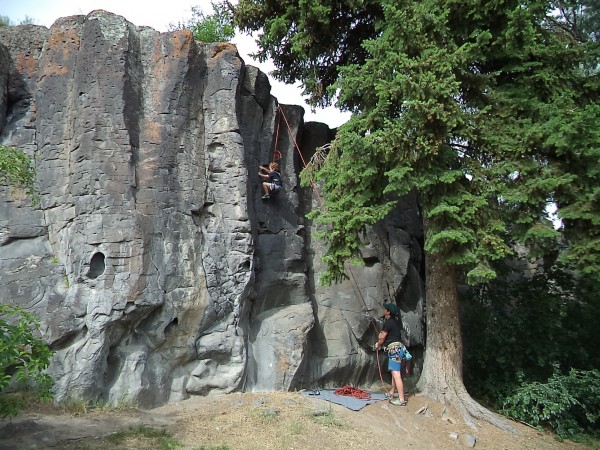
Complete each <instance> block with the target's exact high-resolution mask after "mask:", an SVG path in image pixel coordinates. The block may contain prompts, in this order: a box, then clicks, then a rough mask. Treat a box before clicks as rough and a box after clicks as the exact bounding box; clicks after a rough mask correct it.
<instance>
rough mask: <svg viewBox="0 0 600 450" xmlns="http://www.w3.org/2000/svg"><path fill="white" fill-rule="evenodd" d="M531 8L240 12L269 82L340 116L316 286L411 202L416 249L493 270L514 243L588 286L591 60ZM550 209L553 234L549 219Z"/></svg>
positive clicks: (599, 204) (598, 139)
mask: <svg viewBox="0 0 600 450" xmlns="http://www.w3.org/2000/svg"><path fill="white" fill-rule="evenodd" d="M563 6H564V8H562V9H560V8H559V9H556V8H555V6H554V5H553V4H550V3H548V2H544V1H542V0H534V1H531V2H526V3H523V2H517V1H508V2H487V3H483V4H482V3H481V2H475V1H466V2H450V1H442V0H426V1H403V2H397V1H395V0H383V1H379V0H377V1H375V0H362V1H356V0H345V1H342V2H337V3H336V4H335V6H334V5H330V4H322V2H318V1H316V0H315V1H300V0H292V1H289V2H284V3H274V2H270V1H267V0H240V2H239V3H238V6H237V7H236V12H235V15H236V21H237V22H236V23H237V24H238V25H239V26H240V28H241V29H242V30H244V31H248V30H252V31H258V30H259V29H261V27H262V28H263V34H262V35H260V38H259V46H260V52H261V55H262V57H263V58H264V57H267V56H268V57H270V58H272V59H273V60H274V61H275V66H276V67H277V70H276V72H275V76H276V77H278V78H280V79H281V80H283V81H288V82H289V81H295V80H300V81H302V83H303V85H304V88H305V92H306V93H308V94H310V95H311V96H312V98H313V103H314V104H320V103H328V102H329V101H331V99H332V98H334V97H335V96H337V106H339V107H340V108H341V109H347V110H350V111H352V113H353V115H352V118H351V120H350V121H349V122H348V123H346V124H345V125H343V126H342V127H341V128H340V129H339V130H338V133H337V136H336V139H335V141H334V142H333V144H332V148H331V151H330V152H329V155H328V157H327V158H326V160H325V162H324V164H323V165H322V168H321V170H320V171H319V173H318V174H317V178H318V179H320V180H322V181H323V189H322V192H323V193H324V197H325V201H324V207H323V210H321V211H315V212H314V213H313V214H312V216H311V217H312V218H313V219H315V220H316V221H318V222H321V223H324V224H328V225H329V227H330V228H329V229H328V230H327V232H326V233H324V237H325V239H326V241H327V244H328V252H327V254H326V255H325V262H326V263H327V273H326V274H325V275H324V276H323V280H324V281H326V282H327V281H334V280H337V279H339V278H343V277H344V275H343V263H344V261H346V260H347V259H352V258H355V257H356V256H357V254H358V251H359V248H360V241H359V238H358V235H359V233H360V232H361V231H362V230H363V229H364V226H365V225H369V224H371V223H374V222H376V221H378V220H380V219H381V218H383V217H385V215H386V214H387V213H388V212H389V211H390V209H391V208H392V207H393V206H394V204H395V202H396V201H397V200H398V199H399V198H401V197H402V196H403V195H405V194H407V193H409V192H412V191H415V190H416V191H418V192H419V198H420V202H421V206H422V210H423V216H424V220H425V225H426V238H425V250H426V251H427V252H428V253H429V254H432V253H438V254H441V255H442V256H443V261H444V263H445V264H454V265H458V266H461V267H462V268H464V273H465V274H466V279H467V281H468V282H469V283H470V284H475V283H478V282H485V281H488V280H490V279H492V278H493V277H494V276H495V275H496V273H495V270H494V261H497V260H499V259H502V258H505V257H506V256H507V255H510V253H511V249H512V248H513V244H514V241H515V240H516V241H520V242H523V243H525V244H527V248H530V249H533V250H534V251H537V252H539V253H540V254H541V253H543V252H545V251H547V250H548V248H550V247H551V245H552V243H553V242H555V241H556V239H557V237H558V236H559V234H562V235H563V236H564V237H565V238H566V241H565V243H566V244H568V245H567V246H566V249H565V251H564V252H563V253H562V254H563V255H564V258H565V260H566V261H568V262H571V263H573V264H574V265H575V266H577V268H578V269H579V270H580V271H582V272H583V273H587V274H589V275H591V276H598V278H600V188H599V186H600V182H599V181H600V106H598V104H599V100H600V79H599V78H598V77H597V68H598V67H599V66H600V50H599V49H600V47H599V46H598V45H597V43H596V42H594V41H593V40H588V41H584V40H578V39H576V38H575V37H574V34H573V25H572V24H571V22H570V20H571V19H572V17H573V16H570V15H569V14H571V13H573V11H576V6H577V5H576V4H575V6H573V5H572V4H565V5H563ZM549 204H555V205H557V207H558V212H557V214H558V217H559V218H561V219H562V228H561V229H559V230H557V229H555V228H554V227H553V224H552V223H551V222H550V221H549V220H548V218H547V213H546V208H547V206H548V205H549Z"/></svg>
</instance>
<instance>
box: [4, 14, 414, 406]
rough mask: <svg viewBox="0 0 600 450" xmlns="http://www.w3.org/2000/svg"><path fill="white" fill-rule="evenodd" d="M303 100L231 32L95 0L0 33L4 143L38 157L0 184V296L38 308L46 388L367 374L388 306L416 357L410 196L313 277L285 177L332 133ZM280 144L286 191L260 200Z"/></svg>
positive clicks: (153, 398) (232, 385) (142, 389)
mask: <svg viewBox="0 0 600 450" xmlns="http://www.w3.org/2000/svg"><path fill="white" fill-rule="evenodd" d="M303 114H304V110H303V109H302V108H301V107H299V106H291V105H280V104H278V102H277V99H276V98H274V97H273V96H272V95H271V93H270V85H269V82H268V79H267V77H266V75H265V74H263V73H262V72H260V71H259V70H258V69H256V68H254V67H251V66H247V65H245V63H244V61H243V60H242V59H241V58H240V57H239V55H238V53H237V50H236V48H235V46H233V45H231V44H227V43H221V44H210V45H204V44H201V43H198V42H195V41H194V39H193V38H192V35H191V34H190V33H188V32H185V31H178V32H170V33H159V32H157V31H155V30H153V29H151V28H147V27H136V26H135V25H133V24H131V23H130V22H128V21H127V20H125V19H124V18H122V17H120V16H116V15H114V14H111V13H108V12H105V11H94V12H92V13H90V14H89V15H87V16H73V17H67V18H63V19H59V20H58V21H57V22H56V23H55V24H54V25H53V26H52V27H51V28H49V29H48V28H45V27H39V26H35V25H22V26H18V27H4V28H0V142H2V143H3V144H5V145H10V146H14V147H17V148H19V149H22V150H24V151H25V152H26V153H27V154H29V155H30V156H31V157H32V158H34V160H35V165H36V168H37V180H36V183H37V190H38V192H39V194H40V201H39V202H37V203H36V202H32V200H31V199H30V198H28V197H27V196H26V195H24V194H23V192H21V191H20V190H19V189H16V188H14V187H10V186H4V187H1V186H0V301H2V302H3V303H8V304H17V305H20V306H22V307H24V308H26V309H27V310H29V311H31V312H33V313H35V314H36V315H38V316H39V317H40V318H41V320H42V333H43V336H44V338H45V339H46V340H47V342H49V343H50V345H51V347H52V348H53V349H54V350H55V351H56V353H55V356H54V358H53V362H52V365H51V372H52V374H53V375H54V376H55V378H56V382H57V384H56V397H57V400H59V401H63V400H80V399H99V400H102V401H105V402H107V403H118V402H122V401H135V402H138V403H139V404H140V405H142V406H146V407H151V406H156V405H159V404H163V403H166V402H169V401H177V400H180V399H183V398H186V397H188V396H189V395H193V394H199V395H207V394H209V393H210V392H212V391H222V392H230V391H234V390H241V389H245V390H255V391H258V390H289V389H300V388H316V387H326V386H339V385H342V384H349V383H351V384H354V385H362V384H367V383H371V382H373V381H375V380H377V379H378V373H377V364H376V361H375V357H374V354H373V353H372V352H371V351H370V346H371V345H372V343H373V341H374V339H375V334H376V333H375V329H376V328H375V326H373V325H374V324H373V322H372V320H371V318H372V317H380V316H381V315H382V306H381V305H382V304H383V303H384V302H387V301H394V302H396V303H397V304H398V305H399V307H400V310H401V311H402V319H403V323H404V328H405V332H406V336H405V338H406V343H407V344H408V345H410V346H411V349H412V350H413V352H414V353H416V354H417V355H418V354H419V349H420V348H421V346H422V344H423V335H424V333H423V323H422V317H423V311H422V310H423V282H422V279H421V272H422V255H421V247H420V244H419V243H420V242H421V241H422V230H421V227H420V220H419V217H418V211H417V208H416V202H415V200H414V199H408V200H407V201H406V202H405V203H404V204H403V206H402V207H400V208H398V210H397V211H395V213H394V214H392V215H391V216H390V217H389V219H388V220H386V221H385V223H383V224H381V225H379V226H377V227H376V228H373V229H370V230H368V232H367V233H366V234H365V247H364V251H363V257H364V265H362V266H360V267H353V268H352V269H351V271H350V273H349V275H350V279H349V280H348V281H346V282H343V283H340V284H337V285H333V286H321V285H320V284H319V282H318V276H319V273H320V272H321V271H322V269H323V267H322V263H321V260H320V256H321V255H322V254H323V248H322V243H321V242H319V240H318V239H317V238H316V237H315V233H314V231H315V225H314V224H312V223H310V222H309V221H307V219H306V218H305V214H306V213H307V212H308V211H310V209H311V208H317V207H319V204H318V198H317V196H316V195H315V193H314V192H313V191H311V190H310V189H304V188H301V187H300V185H299V178H298V174H299V172H300V170H301V168H302V160H303V159H307V158H308V157H309V156H310V154H311V152H312V151H314V149H315V148H316V147H317V146H320V145H323V144H325V143H327V142H329V141H330V140H331V139H332V136H333V133H334V132H333V131H332V130H330V129H329V128H328V127H327V126H326V125H323V124H319V123H310V122H309V123H304V121H303ZM277 152H279V153H280V154H281V158H280V159H279V163H280V165H281V168H282V173H283V180H284V188H283V191H282V192H281V193H280V194H278V196H277V197H276V199H275V200H273V201H271V202H263V201H261V198H260V197H261V195H262V190H261V182H260V180H259V178H258V176H257V172H258V166H259V165H260V164H264V163H266V162H269V161H271V160H272V159H273V157H274V155H277V156H278V155H279V153H277Z"/></svg>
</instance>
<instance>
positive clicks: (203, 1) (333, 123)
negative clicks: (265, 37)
mask: <svg viewBox="0 0 600 450" xmlns="http://www.w3.org/2000/svg"><path fill="white" fill-rule="evenodd" d="M193 5H198V6H201V7H202V8H203V9H204V10H205V11H206V12H208V13H212V8H211V5H210V0H163V1H156V0H144V1H141V0H1V5H0V15H2V16H8V17H9V18H10V20H11V22H13V23H19V22H20V21H22V20H23V19H25V17H26V16H28V17H30V18H32V19H33V20H34V23H36V24H37V25H44V26H47V27H49V26H50V25H52V24H53V23H54V21H55V20H56V19H58V18H60V17H66V16H72V15H76V14H88V13H89V12H91V11H93V10H95V9H104V10H106V11H110V12H113V13H115V14H119V15H121V16H123V17H125V18H126V19H127V20H129V21H130V22H132V23H133V24H134V25H138V26H142V25H147V26H150V27H152V28H154V29H156V30H158V31H168V28H169V24H170V23H177V22H179V21H180V20H183V19H187V18H190V17H191V7H192V6H193ZM233 43H234V44H236V46H237V47H238V51H239V53H240V55H241V56H242V58H243V59H244V61H245V62H246V64H249V65H252V66H256V67H259V68H260V69H261V70H262V71H263V72H265V73H266V74H267V75H269V72H270V71H271V70H273V65H272V64H269V63H268V62H267V63H259V62H257V61H254V60H253V59H252V58H250V56H248V55H249V53H252V52H254V51H255V49H256V46H255V44H254V41H253V39H252V38H251V37H249V36H245V35H237V36H236V37H235V38H234V39H233ZM269 79H270V82H271V93H272V94H273V95H274V96H275V97H276V98H277V100H278V101H279V103H283V104H290V105H300V106H302V107H304V110H305V111H306V114H305V116H304V120H305V121H307V122H308V121H317V122H323V123H326V124H328V125H329V126H330V127H332V128H333V127H337V126H339V125H341V124H342V123H344V122H345V121H346V120H348V118H349V114H346V113H340V112H339V111H337V110H336V109H335V108H333V107H331V108H326V109H320V110H317V111H316V114H313V113H311V111H310V107H309V106H308V105H306V103H304V100H303V99H302V96H301V95H300V88H299V87H298V86H290V85H286V84H283V83H280V82H278V81H275V80H274V79H273V78H272V77H271V76H269Z"/></svg>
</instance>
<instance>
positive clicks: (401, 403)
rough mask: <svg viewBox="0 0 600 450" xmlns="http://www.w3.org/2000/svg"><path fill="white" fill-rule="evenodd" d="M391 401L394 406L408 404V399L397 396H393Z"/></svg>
mask: <svg viewBox="0 0 600 450" xmlns="http://www.w3.org/2000/svg"><path fill="white" fill-rule="evenodd" d="M389 402H390V403H391V404H392V405H394V406H406V400H400V399H397V398H393V399H391V400H389Z"/></svg>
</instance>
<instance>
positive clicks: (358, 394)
mask: <svg viewBox="0 0 600 450" xmlns="http://www.w3.org/2000/svg"><path fill="white" fill-rule="evenodd" d="M333 393H334V394H335V395H344V396H346V397H355V398H360V399H361V400H371V394H369V393H368V392H367V391H364V390H362V389H361V388H357V387H354V386H349V385H346V386H342V387H341V388H337V389H336V390H335V391H333Z"/></svg>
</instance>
